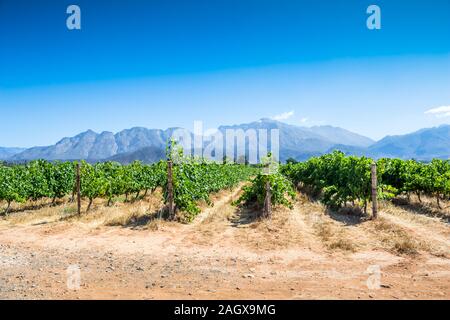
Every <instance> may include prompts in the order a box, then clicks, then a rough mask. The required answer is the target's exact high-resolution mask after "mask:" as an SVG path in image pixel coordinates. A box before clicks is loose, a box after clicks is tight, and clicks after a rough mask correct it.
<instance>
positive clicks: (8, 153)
mask: <svg viewBox="0 0 450 320" xmlns="http://www.w3.org/2000/svg"><path fill="white" fill-rule="evenodd" d="M24 150H25V149H24V148H5V147H0V160H6V159H8V158H10V157H12V156H14V155H15V154H18V153H20V152H22V151H24Z"/></svg>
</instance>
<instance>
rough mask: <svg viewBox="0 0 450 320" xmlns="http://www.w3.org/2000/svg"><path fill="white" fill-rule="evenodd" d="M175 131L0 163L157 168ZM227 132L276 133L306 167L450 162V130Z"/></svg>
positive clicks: (90, 139) (48, 150)
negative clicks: (365, 159) (380, 135)
mask: <svg viewBox="0 0 450 320" xmlns="http://www.w3.org/2000/svg"><path fill="white" fill-rule="evenodd" d="M175 129H177V128H170V129H167V130H160V129H146V128H140V127H136V128H131V129H127V130H123V131H121V132H119V133H116V134H113V133H112V132H102V133H96V132H94V131H92V130H88V131H86V132H83V133H80V134H79V135H76V136H74V137H70V138H63V139H62V140H60V141H59V142H58V143H56V144H55V145H52V146H47V147H34V148H30V149H26V150H23V151H22V150H20V149H13V150H9V151H6V152H5V151H3V150H4V148H0V159H2V158H1V157H2V154H3V155H5V154H7V152H10V153H9V155H6V156H3V157H4V159H6V157H8V158H7V159H8V160H10V161H27V160H33V159H41V158H42V159H48V160H75V159H86V160H88V161H91V162H94V161H100V160H102V161H103V160H114V161H118V162H122V163H129V162H132V161H133V160H141V161H144V162H154V161H157V160H159V159H162V158H164V156H165V147H166V142H167V141H168V139H170V137H171V135H172V133H173V131H174V130H175ZM227 129H234V130H239V129H242V132H245V131H247V130H248V129H255V130H256V131H257V130H258V129H264V130H267V132H269V134H268V141H267V143H268V145H269V149H270V147H271V141H270V129H278V130H279V134H280V160H281V161H285V160H286V159H288V158H295V159H297V160H300V161H302V160H306V159H308V158H310V157H312V156H318V155H321V154H324V153H328V152H331V151H333V150H341V151H343V152H345V153H347V154H354V155H359V156H362V155H365V156H369V157H375V158H380V157H398V158H403V159H409V158H415V159H419V160H429V159H431V158H444V159H448V158H449V157H450V125H443V126H440V127H437V128H429V129H422V130H419V131H417V132H414V133H411V134H407V135H401V136H387V137H385V138H384V139H382V140H380V141H378V142H374V141H372V140H371V139H369V138H366V137H364V136H361V135H358V134H356V133H353V132H350V131H348V130H345V129H342V128H337V127H332V126H315V127H311V128H308V127H300V126H294V125H289V124H286V123H282V122H279V121H275V120H271V119H261V120H259V121H255V122H251V123H244V124H239V125H233V126H221V127H219V128H218V130H219V131H220V132H222V133H223V134H224V136H226V134H225V133H226V130H227ZM189 135H190V136H191V138H192V134H191V133H189ZM225 145H226V141H225ZM204 146H205V145H204ZM246 146H247V150H248V149H250V150H252V151H255V148H256V146H249V145H248V142H247V143H246ZM224 148H225V147H224ZM20 151H21V152H20ZM224 151H226V150H224ZM2 152H3V153H2ZM224 154H225V152H224Z"/></svg>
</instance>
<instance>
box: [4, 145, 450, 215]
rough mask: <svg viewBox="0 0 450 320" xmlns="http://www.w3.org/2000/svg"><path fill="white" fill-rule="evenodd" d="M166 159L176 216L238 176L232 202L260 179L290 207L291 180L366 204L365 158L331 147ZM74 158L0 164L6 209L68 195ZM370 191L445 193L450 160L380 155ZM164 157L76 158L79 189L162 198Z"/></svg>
mask: <svg viewBox="0 0 450 320" xmlns="http://www.w3.org/2000/svg"><path fill="white" fill-rule="evenodd" d="M171 159H172V160H171V161H172V162H173V168H172V172H173V199H174V205H175V208H176V209H177V210H178V211H181V212H182V213H183V216H182V219H183V220H185V221H191V220H192V219H193V218H194V217H195V215H197V214H198V213H199V212H200V208H199V206H198V204H199V202H200V201H203V202H206V203H207V204H210V205H211V201H210V198H209V196H210V195H211V194H212V193H215V192H218V191H220V190H223V189H231V188H233V187H235V186H236V185H238V184H239V183H240V182H241V181H245V180H248V179H250V178H253V180H252V184H251V185H248V186H245V187H244V193H243V195H242V196H241V198H240V199H239V200H238V201H237V202H236V203H239V204H250V203H255V204H257V205H258V206H260V207H261V206H262V205H263V203H264V199H265V188H266V183H267V181H269V182H270V188H271V193H272V204H274V205H278V204H280V205H285V206H288V207H291V206H292V202H291V199H293V196H294V189H295V187H302V188H303V189H304V190H306V191H307V192H309V193H311V194H312V195H314V196H317V197H319V199H320V200H321V201H322V202H323V203H324V204H325V205H327V206H329V207H331V208H340V207H342V206H345V205H348V204H354V205H358V206H362V207H364V208H365V207H367V204H368V202H369V201H370V197H371V164H372V163H373V160H372V159H369V158H365V157H355V156H346V155H344V154H343V153H342V152H338V151H336V152H333V153H331V154H327V155H323V156H321V157H315V158H311V159H310V160H308V161H306V162H299V163H296V162H294V161H290V162H289V163H288V164H285V165H282V166H280V167H279V171H278V172H277V173H271V174H264V173H262V172H259V173H258V170H261V168H257V167H255V166H249V165H242V164H234V163H223V164H218V163H215V162H208V161H206V160H202V159H193V158H185V157H182V156H179V157H178V158H176V159H174V158H171ZM76 165H77V163H76V162H48V161H44V160H37V161H32V162H29V163H27V164H23V165H12V166H8V165H5V164H0V202H2V203H3V206H4V205H5V204H6V210H5V212H6V213H7V212H8V211H9V209H10V206H11V204H12V203H24V202H26V201H36V200H39V199H43V198H48V199H50V200H51V202H52V203H55V201H56V200H57V199H62V198H64V197H66V196H72V199H73V196H74V192H75V181H76ZM377 170H378V175H377V176H378V197H379V198H392V197H394V196H397V195H401V194H405V195H408V196H409V195H410V194H411V193H415V194H417V195H418V196H419V199H420V196H421V195H427V196H433V197H435V199H436V201H437V204H438V205H440V200H441V199H444V198H445V199H448V198H449V196H450V161H449V160H437V159H435V160H433V161H431V162H430V163H422V162H417V161H414V160H407V161H404V160H400V159H380V160H378V161H377ZM167 171H168V166H167V161H160V162H157V163H154V164H150V165H146V164H142V163H141V162H138V161H136V162H133V163H132V164H130V165H121V164H118V163H114V162H102V163H96V164H89V163H87V162H84V161H82V162H81V163H80V178H81V196H82V197H83V198H85V199H87V200H88V201H89V204H88V207H87V211H89V209H90V208H91V205H92V203H93V200H94V199H96V198H104V199H105V200H106V201H107V204H108V205H111V204H112V202H113V201H114V199H115V198H117V197H119V196H122V195H124V196H125V199H126V200H128V199H129V198H130V197H133V198H134V199H136V198H138V197H139V196H140V195H141V192H144V195H147V192H149V191H150V192H153V191H154V190H155V189H156V188H158V187H160V188H162V191H163V196H164V201H165V203H167V201H168V177H167Z"/></svg>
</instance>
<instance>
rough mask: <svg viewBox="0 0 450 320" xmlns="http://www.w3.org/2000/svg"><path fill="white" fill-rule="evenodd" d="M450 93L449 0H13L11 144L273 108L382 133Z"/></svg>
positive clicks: (4, 76)
mask: <svg viewBox="0 0 450 320" xmlns="http://www.w3.org/2000/svg"><path fill="white" fill-rule="evenodd" d="M70 4H77V5H79V6H80V8H81V26H82V29H81V30H73V31H69V30H68V29H67V28H66V23H65V20H66V18H67V16H68V15H67V14H66V8H67V6H68V5H70ZM370 4H377V5H379V6H380V7H381V14H382V29H381V30H374V31H371V30H368V29H367V28H366V19H367V16H368V15H367V14H366V8H367V7H368V6H369V5H370ZM447 106H450V1H448V0H434V1H425V0H421V1H418V0H417V1H414V0H409V1H403V0H396V1H392V0H391V1H376V0H375V1H364V0H345V1H331V0H330V1H312V0H309V1H300V0H294V1H287V0H277V1H275V0H272V1H269V0H258V1H256V0H255V1H253V0H239V1H238V0H217V1H214V0H208V1H206V0H204V1H198V0H196V1H193V0H192V1H189V0H185V1H173V0H154V1H137V0H135V1H124V0H121V1H114V0H108V1H106V0H102V1H99V0H96V1H93V0H90V1H79V0H78V1H77V0H74V1H61V0H53V1H50V0H43V1H24V0H0V114H1V119H2V122H1V123H2V125H1V127H0V146H23V147H30V146H34V145H47V144H53V143H55V142H56V141H58V140H59V139H60V138H62V137H64V136H72V135H75V134H77V133H79V132H81V131H85V130H87V129H93V130H95V131H103V130H107V131H113V132H117V131H120V130H122V129H125V128H130V127H133V126H145V127H149V128H166V127H171V126H182V127H186V128H192V126H193V121H194V120H202V121H204V124H205V126H206V127H215V126H218V125H220V124H234V123H242V122H249V121H254V120H258V119H259V118H262V117H276V118H279V119H283V121H286V122H288V123H292V124H298V125H306V126H311V125H322V124H330V125H334V126H340V127H343V128H346V129H349V130H352V131H355V132H358V133H360V134H364V135H367V136H369V137H371V138H374V139H379V138H381V137H383V136H385V135H387V134H403V133H406V132H411V131H414V130H417V129H419V128H422V127H429V126H434V125H438V124H441V123H450V117H449V116H450V107H449V108H448V112H447V109H446V108H444V109H442V108H441V109H436V108H439V107H447ZM433 109H434V110H435V111H434V112H433V111H432V112H428V113H426V112H427V111H429V110H433ZM436 110H437V111H436Z"/></svg>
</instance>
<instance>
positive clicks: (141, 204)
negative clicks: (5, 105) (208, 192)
mask: <svg viewBox="0 0 450 320" xmlns="http://www.w3.org/2000/svg"><path fill="white" fill-rule="evenodd" d="M238 195H239V189H237V190H234V191H228V192H221V193H220V194H218V195H216V196H215V197H214V203H215V205H214V207H207V206H206V205H205V206H202V209H203V212H202V213H201V214H200V216H199V217H197V219H196V220H195V221H194V222H193V223H191V224H180V223H175V222H165V221H160V220H152V219H151V217H152V216H154V215H155V213H157V212H158V210H159V209H160V201H159V198H158V197H159V195H158V194H155V195H151V196H149V197H147V198H146V199H141V200H138V201H136V202H133V203H127V204H124V203H116V204H115V205H114V206H112V207H105V206H104V203H101V202H97V203H95V206H94V209H93V211H92V212H90V213H87V214H86V213H85V214H83V215H82V217H77V216H74V210H73V204H67V203H65V204H60V205H58V206H56V207H49V206H41V207H40V208H38V209H34V210H29V209H24V210H16V211H17V212H16V213H14V214H12V215H10V216H9V217H2V218H1V219H0V298H1V299H450V225H449V222H448V219H447V218H446V217H447V216H446V215H445V214H444V215H427V214H420V213H418V212H414V210H413V209H412V207H402V206H398V205H394V204H390V203H385V204H383V205H382V206H381V213H380V219H378V220H377V221H371V220H367V219H365V218H363V217H359V216H355V215H349V214H344V213H341V214H339V213H333V212H327V210H326V209H325V208H323V207H322V206H321V205H320V204H318V203H314V202H310V201H309V200H307V198H306V197H304V196H302V195H301V194H299V196H298V199H297V201H296V203H295V207H294V209H293V210H288V209H284V208H277V209H276V210H275V212H274V215H273V217H272V219H270V220H266V221H261V220H255V219H254V215H255V212H253V211H250V210H248V209H240V208H236V207H234V206H232V205H231V201H232V200H235V199H236V198H237V197H238ZM425 213H426V211H425ZM74 265H76V266H78V267H79V268H80V275H81V286H80V287H79V289H73V288H70V286H69V287H68V286H67V281H68V273H67V268H68V267H69V266H74ZM377 268H379V270H380V272H381V274H380V278H379V280H380V283H379V286H378V285H377V286H375V287H373V286H371V285H370V284H371V283H373V281H372V280H373V279H375V280H376V279H377V278H376V274H373V270H377ZM374 277H375V278H374ZM371 281H372V282H371ZM375 282H376V281H375ZM368 284H369V286H368Z"/></svg>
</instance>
